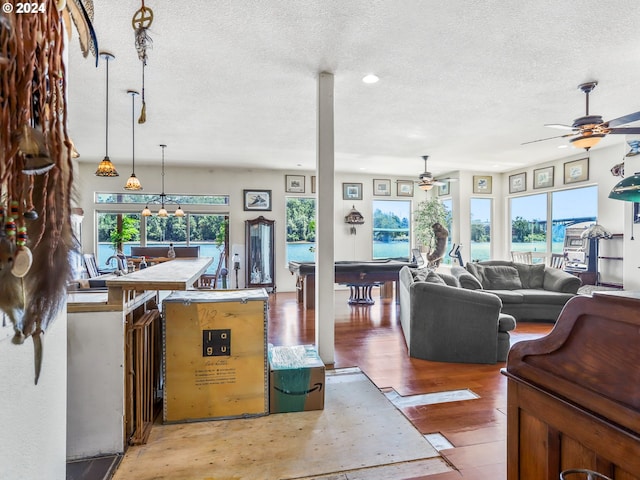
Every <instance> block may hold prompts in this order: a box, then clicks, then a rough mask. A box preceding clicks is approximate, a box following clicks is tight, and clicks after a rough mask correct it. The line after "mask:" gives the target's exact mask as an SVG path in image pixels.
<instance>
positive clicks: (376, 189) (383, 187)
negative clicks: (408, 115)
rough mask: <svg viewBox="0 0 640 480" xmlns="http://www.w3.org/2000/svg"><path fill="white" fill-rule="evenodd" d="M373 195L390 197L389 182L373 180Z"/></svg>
mask: <svg viewBox="0 0 640 480" xmlns="http://www.w3.org/2000/svg"><path fill="white" fill-rule="evenodd" d="M373 194H374V195H378V196H383V197H388V196H389V195H391V180H381V179H379V178H374V179H373Z"/></svg>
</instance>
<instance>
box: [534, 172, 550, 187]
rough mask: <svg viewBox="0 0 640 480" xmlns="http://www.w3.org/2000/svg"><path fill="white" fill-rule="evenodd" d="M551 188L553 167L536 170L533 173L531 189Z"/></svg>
mask: <svg viewBox="0 0 640 480" xmlns="http://www.w3.org/2000/svg"><path fill="white" fill-rule="evenodd" d="M549 187H553V167H545V168H537V169H535V170H534V171H533V188H549Z"/></svg>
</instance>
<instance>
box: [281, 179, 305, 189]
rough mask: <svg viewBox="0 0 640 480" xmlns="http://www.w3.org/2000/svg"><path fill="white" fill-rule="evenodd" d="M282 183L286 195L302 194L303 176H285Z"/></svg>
mask: <svg viewBox="0 0 640 480" xmlns="http://www.w3.org/2000/svg"><path fill="white" fill-rule="evenodd" d="M284 183H285V191H286V192H287V193H304V175H285V176H284Z"/></svg>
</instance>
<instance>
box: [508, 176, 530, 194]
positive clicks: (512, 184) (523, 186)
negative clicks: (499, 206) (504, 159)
mask: <svg viewBox="0 0 640 480" xmlns="http://www.w3.org/2000/svg"><path fill="white" fill-rule="evenodd" d="M526 190H527V172H522V173H516V174H515V175H509V193H518V192H524V191H526Z"/></svg>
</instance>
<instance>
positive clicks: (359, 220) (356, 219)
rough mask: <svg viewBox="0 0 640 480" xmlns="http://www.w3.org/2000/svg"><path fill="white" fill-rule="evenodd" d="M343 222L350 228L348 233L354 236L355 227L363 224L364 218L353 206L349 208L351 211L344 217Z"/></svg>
mask: <svg viewBox="0 0 640 480" xmlns="http://www.w3.org/2000/svg"><path fill="white" fill-rule="evenodd" d="M344 221H345V223H348V224H349V225H351V228H350V229H349V232H350V233H351V235H355V234H356V227H355V226H356V225H362V224H363V223H364V217H363V216H362V214H361V213H360V212H359V211H358V210H356V207H355V205H353V206H352V207H351V210H350V211H349V213H348V214H347V216H346V217H344Z"/></svg>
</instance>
